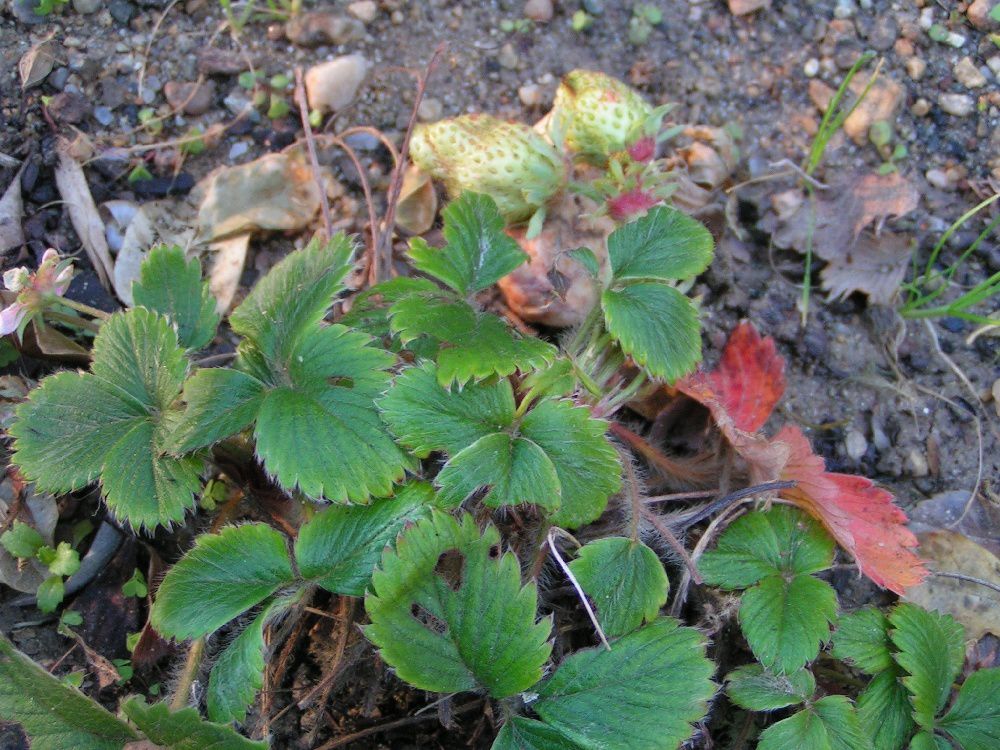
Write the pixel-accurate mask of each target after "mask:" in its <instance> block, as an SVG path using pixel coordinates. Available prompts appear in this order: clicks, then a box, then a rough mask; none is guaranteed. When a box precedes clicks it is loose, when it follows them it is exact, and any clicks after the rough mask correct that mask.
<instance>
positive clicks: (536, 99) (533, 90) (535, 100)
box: [517, 83, 542, 107]
mask: <svg viewBox="0 0 1000 750" xmlns="http://www.w3.org/2000/svg"><path fill="white" fill-rule="evenodd" d="M517 96H518V98H519V99H520V100H521V104H523V105H524V106H525V107H537V106H538V105H539V104H541V103H542V87H541V86H539V85H538V84H537V83H526V84H525V85H523V86H521V87H520V88H519V89H518V90H517Z"/></svg>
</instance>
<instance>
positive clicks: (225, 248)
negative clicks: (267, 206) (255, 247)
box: [208, 232, 250, 315]
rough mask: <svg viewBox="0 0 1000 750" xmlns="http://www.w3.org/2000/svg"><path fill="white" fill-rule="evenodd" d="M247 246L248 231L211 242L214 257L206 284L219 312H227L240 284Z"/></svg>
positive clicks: (248, 239)
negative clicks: (213, 296)
mask: <svg viewBox="0 0 1000 750" xmlns="http://www.w3.org/2000/svg"><path fill="white" fill-rule="evenodd" d="M249 246H250V233H249V232H247V233H246V234H238V235H236V236H235V237H229V238H227V239H224V240H218V241H216V242H213V243H212V246H211V247H212V250H214V251H215V258H214V260H213V262H212V270H211V272H210V273H209V276H208V286H209V289H211V290H212V294H213V295H215V309H216V310H218V311H219V313H220V314H223V315H224V314H225V313H226V312H228V310H229V308H230V306H231V305H232V304H233V297H235V296H236V290H237V289H238V288H239V286H240V276H242V275H243V264H244V263H245V262H246V259H247V248H248V247H249Z"/></svg>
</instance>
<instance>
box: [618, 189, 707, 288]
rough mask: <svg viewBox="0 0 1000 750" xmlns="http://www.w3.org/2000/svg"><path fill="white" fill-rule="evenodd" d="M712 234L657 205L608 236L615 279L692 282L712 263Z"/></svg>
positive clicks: (697, 224)
mask: <svg viewBox="0 0 1000 750" xmlns="http://www.w3.org/2000/svg"><path fill="white" fill-rule="evenodd" d="M712 245H713V243H712V234H711V232H709V231H708V229H706V228H705V225H704V224H702V223H701V222H700V221H698V220H697V219H692V218H691V217H690V216H688V215H687V214H684V213H681V212H680V211H678V210H677V209H676V208H669V207H667V206H655V207H654V208H651V209H650V210H649V211H648V212H647V213H646V214H645V215H644V216H641V217H639V218H638V219H636V220H635V221H631V222H629V223H628V224H624V225H623V226H620V227H618V228H617V229H616V230H615V231H613V232H612V233H611V234H610V235H609V236H608V259H609V260H610V261H611V272H612V277H613V278H614V279H615V280H620V279H661V280H663V281H671V280H679V279H688V278H691V277H692V276H697V275H698V274H699V273H701V272H702V271H704V270H705V269H706V268H708V264H709V263H711V262H712Z"/></svg>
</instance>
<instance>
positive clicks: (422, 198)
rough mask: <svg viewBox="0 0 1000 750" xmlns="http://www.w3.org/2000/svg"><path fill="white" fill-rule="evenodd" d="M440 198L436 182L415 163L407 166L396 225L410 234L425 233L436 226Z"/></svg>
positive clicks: (397, 207) (397, 208)
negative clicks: (435, 220)
mask: <svg viewBox="0 0 1000 750" xmlns="http://www.w3.org/2000/svg"><path fill="white" fill-rule="evenodd" d="M437 209H438V199H437V191H435V190H434V183H433V182H432V181H431V177H430V175H428V174H425V173H424V172H421V171H420V168H419V167H417V166H416V165H415V164H411V165H410V166H408V167H407V168H406V172H405V173H404V174H403V187H402V189H401V191H400V193H399V205H397V206H396V225H397V226H399V227H400V228H401V229H402V230H403V231H405V232H408V233H409V234H423V233H424V232H426V231H427V230H429V229H430V228H431V227H432V226H434V219H435V217H436V216H437Z"/></svg>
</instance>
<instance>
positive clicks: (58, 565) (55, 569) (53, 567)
mask: <svg viewBox="0 0 1000 750" xmlns="http://www.w3.org/2000/svg"><path fill="white" fill-rule="evenodd" d="M49 549H51V548H49ZM42 562H44V563H45V564H46V565H48V566H49V572H50V573H52V574H53V575H57V576H71V575H73V574H74V573H75V572H76V571H77V570H79V568H80V554H79V553H78V552H77V551H76V550H75V549H73V548H72V547H71V546H70V544H69V542H59V544H58V545H57V546H56V548H55V550H54V552H53V554H52V556H51V558H47V559H44V560H42Z"/></svg>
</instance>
